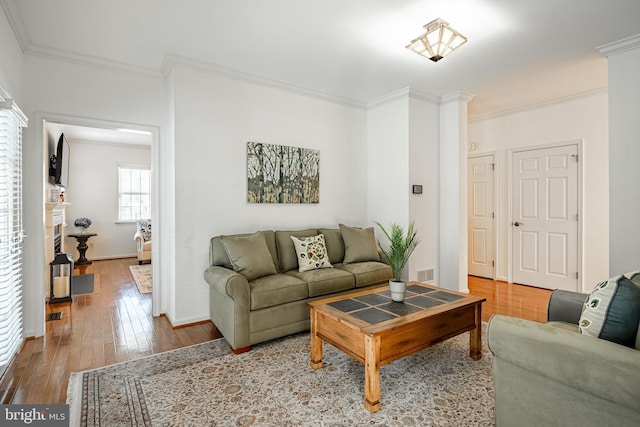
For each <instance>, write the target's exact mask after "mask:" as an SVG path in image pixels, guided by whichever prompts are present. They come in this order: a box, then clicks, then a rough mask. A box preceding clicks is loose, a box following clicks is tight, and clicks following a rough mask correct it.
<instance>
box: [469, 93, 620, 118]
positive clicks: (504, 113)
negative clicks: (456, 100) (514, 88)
mask: <svg viewBox="0 0 640 427" xmlns="http://www.w3.org/2000/svg"><path fill="white" fill-rule="evenodd" d="M607 93H608V87H607V86H604V87H599V88H596V89H592V90H588V91H584V92H577V93H573V94H570V95H566V96H560V97H557V98H552V99H547V100H544V101H540V102H535V103H531V104H526V105H520V106H517V107H513V108H508V109H505V110H500V111H495V112H491V113H487V114H479V115H475V116H473V117H470V118H469V122H477V121H481V120H487V119H494V118H498V117H502V116H508V115H510V114H515V113H522V112H525V111H530V110H535V109H537V108H542V107H549V106H552V105H556V104H562V103H565V102H569V101H575V100H578V99H582V98H588V97H590V96H595V95H602V94H607Z"/></svg>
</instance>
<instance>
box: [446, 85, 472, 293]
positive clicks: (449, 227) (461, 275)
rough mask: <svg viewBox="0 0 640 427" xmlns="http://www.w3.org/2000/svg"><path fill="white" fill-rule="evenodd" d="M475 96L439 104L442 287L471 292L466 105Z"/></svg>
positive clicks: (449, 98) (452, 97)
mask: <svg viewBox="0 0 640 427" xmlns="http://www.w3.org/2000/svg"><path fill="white" fill-rule="evenodd" d="M472 99H473V95H471V94H468V93H464V92H455V93H452V94H449V95H446V96H443V97H442V98H441V100H440V141H439V143H440V238H439V242H440V248H439V249H440V268H439V270H440V279H439V282H440V283H438V284H439V285H440V286H442V287H444V288H448V289H452V290H456V291H461V292H468V290H469V289H468V281H467V274H468V267H467V127H468V120H467V105H468V103H469V102H470V101H471V100H472Z"/></svg>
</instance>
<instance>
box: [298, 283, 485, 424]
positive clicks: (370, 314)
mask: <svg viewBox="0 0 640 427" xmlns="http://www.w3.org/2000/svg"><path fill="white" fill-rule="evenodd" d="M484 301H486V299H485V298H483V297H477V296H474V295H470V294H465V293H461V292H455V291H451V290H448V289H443V288H438V287H436V286H430V285H426V284H424V283H418V282H409V283H408V284H407V296H406V298H405V302H404V303H397V302H393V301H392V300H391V295H390V293H389V286H382V287H377V288H373V289H367V290H363V291H354V292H351V293H348V294H344V295H339V296H336V297H330V298H325V299H320V300H316V301H313V302H310V303H309V307H310V309H311V367H312V368H313V369H319V368H322V341H326V342H328V343H330V344H332V345H334V346H335V347H337V348H339V349H340V350H342V351H343V352H345V353H347V354H348V355H349V356H351V357H353V358H354V359H355V360H357V361H359V362H360V363H363V364H364V366H365V378H364V406H365V407H366V408H367V409H368V410H369V411H371V412H376V411H378V410H379V409H380V366H382V365H386V364H387V363H390V362H393V361H394V360H396V359H400V358H401V357H404V356H408V355H410V354H413V353H415V352H417V351H420V350H422V349H424V348H426V347H429V346H430V345H432V344H435V343H437V342H440V341H444V340H446V339H448V338H451V337H454V336H456V335H459V334H462V333H464V332H467V331H471V333H470V339H469V348H470V356H471V358H472V359H474V360H478V359H480V358H481V357H482V339H481V338H482V303H483V302H484Z"/></svg>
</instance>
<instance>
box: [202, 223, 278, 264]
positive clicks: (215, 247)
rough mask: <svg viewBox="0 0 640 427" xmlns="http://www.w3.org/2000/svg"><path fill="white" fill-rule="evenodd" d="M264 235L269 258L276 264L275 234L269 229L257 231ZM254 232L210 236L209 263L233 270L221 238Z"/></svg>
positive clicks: (241, 235) (242, 235)
mask: <svg viewBox="0 0 640 427" xmlns="http://www.w3.org/2000/svg"><path fill="white" fill-rule="evenodd" d="M258 233H261V234H263V235H264V239H265V241H266V242H267V247H268V248H269V253H271V258H273V263H274V264H275V265H276V266H278V249H277V248H276V235H275V233H274V232H273V231H271V230H264V231H258ZM252 234H256V233H243V234H233V235H231V236H224V235H223V236H216V237H212V238H211V245H210V246H209V252H210V253H209V263H210V265H218V266H220V267H226V268H228V269H230V270H233V265H232V264H231V260H229V257H228V256H227V251H226V250H225V249H224V246H223V245H222V239H223V238H224V237H244V236H251V235H252Z"/></svg>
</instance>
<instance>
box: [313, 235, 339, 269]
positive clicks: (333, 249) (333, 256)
mask: <svg viewBox="0 0 640 427" xmlns="http://www.w3.org/2000/svg"><path fill="white" fill-rule="evenodd" d="M318 233H321V234H322V235H323V236H324V244H325V245H326V246H327V253H328V254H329V262H331V264H337V263H339V262H342V261H343V260H344V240H343V239H342V231H340V229H339V228H320V229H318Z"/></svg>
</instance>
